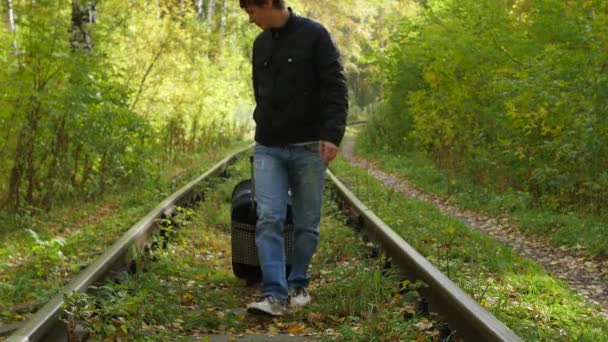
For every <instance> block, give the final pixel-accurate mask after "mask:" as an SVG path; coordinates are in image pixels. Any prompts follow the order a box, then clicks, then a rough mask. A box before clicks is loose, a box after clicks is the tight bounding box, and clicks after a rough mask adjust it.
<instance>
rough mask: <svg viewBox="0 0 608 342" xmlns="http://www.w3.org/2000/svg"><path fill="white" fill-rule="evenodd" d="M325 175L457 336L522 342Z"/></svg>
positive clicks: (349, 193)
mask: <svg viewBox="0 0 608 342" xmlns="http://www.w3.org/2000/svg"><path fill="white" fill-rule="evenodd" d="M327 175H328V176H329V178H330V179H331V181H332V182H333V184H334V186H335V189H336V190H337V193H338V194H339V196H340V197H341V199H342V200H343V201H344V203H346V204H347V205H348V206H349V207H350V208H351V209H353V210H354V211H355V212H356V213H357V214H358V215H357V216H358V217H357V219H358V223H359V224H360V225H361V226H362V228H363V230H364V231H365V233H366V234H367V235H368V237H369V238H370V239H371V240H374V241H377V242H378V243H379V244H380V245H381V247H382V248H384V250H385V252H386V253H387V254H388V255H389V256H390V257H391V259H392V260H393V261H394V262H396V263H397V264H398V265H399V266H401V269H402V270H403V271H404V272H405V273H404V275H405V276H406V277H408V278H410V279H414V280H422V281H423V282H424V283H426V284H428V287H423V288H421V289H420V291H421V292H423V294H424V295H425V297H426V299H427V300H428V301H429V303H430V304H433V309H434V310H436V311H438V312H439V313H440V314H442V315H443V316H444V317H445V318H446V319H447V321H448V323H449V325H450V327H451V328H456V334H457V335H459V336H462V337H463V338H465V339H466V340H467V341H469V340H470V341H509V342H511V341H522V339H521V338H520V337H519V336H517V335H516V334H515V333H514V332H513V331H512V330H511V329H509V328H508V327H506V326H505V325H504V324H503V323H502V322H500V321H499V320H498V319H496V317H494V316H493V315H492V314H491V313H490V312H488V311H487V310H486V309H484V308H483V307H482V306H480V305H479V304H478V303H477V302H476V301H475V300H473V298H471V297H470V296H469V295H467V294H466V293H465V292H464V291H462V290H461V289H460V288H459V287H458V286H457V285H456V284H454V282H452V281H451V280H450V279H449V278H448V277H447V276H445V275H444V274H443V273H441V272H440V271H439V270H438V269H437V268H436V267H435V266H433V265H432V264H431V263H430V262H429V261H428V260H427V259H426V258H425V257H424V256H422V255H421V254H420V253H418V251H416V250H415V249H414V248H413V247H412V246H411V245H410V244H408V243H407V242H406V241H405V240H403V238H401V237H400V236H399V235H398V234H397V233H395V231H393V230H392V229H391V228H390V227H389V226H388V225H387V224H386V223H384V222H383V221H382V220H381V219H380V218H379V217H378V216H376V215H375V214H374V213H373V212H372V211H371V210H370V209H368V208H367V207H366V206H365V205H364V204H363V203H362V202H361V201H360V200H359V199H358V198H357V197H356V196H355V195H354V194H353V193H352V192H351V191H350V190H349V189H348V188H347V187H346V186H345V185H344V184H343V183H342V182H341V181H340V180H339V179H338V178H337V177H336V176H335V175H334V174H333V173H332V172H331V171H329V170H328V171H327Z"/></svg>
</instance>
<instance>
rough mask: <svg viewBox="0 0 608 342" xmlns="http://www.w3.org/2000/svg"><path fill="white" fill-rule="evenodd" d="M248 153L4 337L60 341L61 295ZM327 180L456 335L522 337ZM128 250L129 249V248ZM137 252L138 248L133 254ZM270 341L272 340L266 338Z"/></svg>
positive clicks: (115, 260) (117, 264) (97, 275)
mask: <svg viewBox="0 0 608 342" xmlns="http://www.w3.org/2000/svg"><path fill="white" fill-rule="evenodd" d="M248 153H250V148H246V149H243V150H241V151H239V152H237V153H235V154H233V155H231V156H228V157H227V158H225V159H224V160H222V161H221V162H219V163H218V164H217V165H215V166H213V167H212V168H211V169H210V170H209V171H207V172H205V173H204V174H203V175H201V176H199V177H198V178H196V179H195V180H193V181H192V182H190V183H189V184H187V185H186V186H184V187H183V188H181V189H180V190H178V191H177V192H175V193H174V194H173V195H171V196H170V197H168V198H167V199H165V200H164V201H162V202H161V203H160V204H158V205H157V206H156V208H154V209H153V210H152V211H151V212H149V213H148V214H147V215H146V216H145V217H144V218H142V219H141V220H140V221H139V222H138V223H136V224H135V225H134V226H133V227H131V229H129V231H127V232H126V233H125V234H124V235H123V236H122V237H121V238H120V239H119V240H118V241H117V242H116V243H114V245H112V246H111V247H110V248H109V249H107V250H106V251H105V252H104V253H103V254H102V255H101V256H100V257H99V258H98V259H97V260H96V261H95V262H93V263H92V264H91V265H89V266H88V267H87V268H86V269H85V270H84V271H83V272H82V273H80V274H79V275H78V276H77V277H75V278H74V279H73V280H72V281H71V282H70V283H69V284H68V285H67V286H66V287H65V288H64V289H63V291H62V293H60V294H58V295H57V296H55V297H53V298H52V299H51V300H50V301H49V302H48V303H47V304H46V305H45V306H44V307H42V308H41V309H40V310H39V311H38V312H37V313H35V314H34V315H33V316H32V317H31V319H30V320H28V321H27V322H26V323H25V324H23V325H22V326H21V327H19V328H18V329H17V330H16V331H14V332H13V333H12V335H10V336H9V337H8V340H7V341H10V342H16V341H62V340H66V339H67V336H68V331H67V329H66V325H65V324H64V323H63V322H62V321H61V320H60V318H61V316H62V315H63V314H64V312H63V309H62V305H63V304H64V301H65V297H64V294H67V295H70V294H73V293H84V292H86V291H87V290H88V289H89V288H91V287H92V286H93V285H94V284H98V283H100V282H101V281H102V280H103V279H104V278H106V277H110V276H112V275H114V276H115V275H116V273H117V272H124V271H125V270H127V269H129V268H131V267H132V265H133V260H132V255H133V253H132V251H134V250H135V251H143V250H146V249H149V248H150V246H152V245H153V244H154V243H156V242H157V241H158V239H156V238H154V237H155V236H156V235H158V233H159V232H161V234H162V232H163V229H162V224H161V222H163V221H165V220H171V219H172V218H173V217H175V215H176V213H177V210H176V208H178V207H184V206H191V205H192V204H193V203H194V202H197V201H199V200H201V199H203V198H204V193H203V192H202V190H201V184H202V183H203V182H206V181H212V178H213V177H217V176H220V175H226V170H227V169H228V168H229V166H230V165H232V164H233V163H234V162H235V161H236V160H237V159H238V158H239V157H242V156H244V155H247V154H248ZM327 183H328V185H329V186H330V187H331V189H332V197H333V199H335V200H336V201H337V202H338V207H339V208H340V209H341V210H342V211H343V212H344V213H346V215H347V216H348V217H349V222H350V223H351V225H352V226H354V227H355V228H356V230H357V231H358V232H359V233H361V234H363V235H364V236H365V238H366V239H368V240H370V241H373V242H374V243H375V244H376V245H377V246H378V247H379V250H380V251H381V253H382V254H383V255H385V256H386V258H387V259H386V260H389V261H390V263H391V265H392V267H393V268H396V269H398V272H399V274H401V275H403V276H404V277H406V278H407V279H408V280H409V281H410V282H412V283H414V282H418V283H420V282H422V283H424V284H425V286H420V287H418V288H417V290H418V291H419V292H421V293H422V295H423V296H424V299H425V301H426V302H428V304H429V308H430V310H431V311H433V312H437V313H438V314H439V315H440V317H442V319H444V320H445V321H446V322H447V323H448V325H449V327H450V330H451V331H452V332H453V333H454V335H455V336H457V337H459V338H462V339H464V340H465V341H521V339H520V338H519V337H518V336H517V335H515V334H514V333H513V332H512V331H511V330H510V329H509V328H507V327H506V326H505V325H504V324H503V323H501V322H500V321H498V320H497V319H496V318H495V317H494V316H493V315H491V314H490V313H489V312H488V311H487V310H485V309H484V308H483V307H481V306H480V305H479V304H478V303H477V302H475V301H474V300H473V299H472V298H471V297H470V296H469V295H467V294H466V293H464V292H463V291H462V290H461V289H460V288H459V287H458V286H456V285H455V284H454V283H453V282H452V281H451V280H450V279H449V278H448V277H446V276H445V275H444V274H442V273H441V272H440V271H439V270H438V269H437V268H435V267H434V266H433V265H432V264H431V263H430V262H429V261H428V260H426V259H425V258H424V257H423V256H422V255H421V254H419V253H418V252H417V251H416V250H415V249H414V248H413V247H411V246H410V245H409V244H408V243H407V242H406V241H404V240H403V239H402V238H401V237H400V236H399V235H398V234H396V233H395V232H394V231H393V230H392V229H391V228H390V227H388V226H387V225H386V224H385V223H384V222H382V220H381V219H380V218H379V217H377V216H376V215H375V214H374V213H373V212H372V211H371V210H370V209H369V208H367V207H366V206H365V205H364V204H363V203H362V202H361V201H360V200H359V199H357V197H356V196H355V195H354V194H353V193H352V192H351V191H350V190H349V189H348V187H347V186H346V185H345V184H343V183H342V182H341V181H340V180H339V179H338V178H337V177H336V176H335V175H334V174H332V173H331V172H330V171H328V172H327ZM130 252H131V253H130ZM135 254H137V253H135ZM269 340H272V339H269Z"/></svg>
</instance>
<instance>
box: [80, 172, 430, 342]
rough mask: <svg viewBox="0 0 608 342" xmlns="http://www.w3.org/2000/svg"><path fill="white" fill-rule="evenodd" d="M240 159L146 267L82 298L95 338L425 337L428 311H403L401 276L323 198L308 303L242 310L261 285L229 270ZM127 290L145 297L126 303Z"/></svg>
mask: <svg viewBox="0 0 608 342" xmlns="http://www.w3.org/2000/svg"><path fill="white" fill-rule="evenodd" d="M239 165H240V166H239ZM239 165H237V166H236V170H235V171H233V172H231V174H232V178H230V179H228V180H224V181H223V183H222V184H220V185H218V186H217V187H215V188H214V189H215V191H209V192H208V193H207V197H206V200H205V201H204V202H203V203H201V205H200V207H199V208H197V209H195V210H193V211H191V216H192V217H191V220H189V221H188V223H186V224H183V225H181V226H180V228H179V229H178V234H177V237H176V239H174V240H173V241H171V242H170V244H169V246H168V248H167V249H166V250H162V251H159V252H157V254H156V257H157V259H156V261H155V262H152V263H150V264H148V265H147V267H146V269H147V271H146V272H143V273H138V274H135V275H131V276H129V277H127V278H126V279H125V281H124V282H122V283H121V284H108V285H107V286H108V287H109V288H111V289H112V291H105V292H102V293H99V296H94V295H90V296H89V297H88V298H87V301H86V302H87V303H89V304H90V303H92V302H95V303H99V306H98V308H97V309H92V310H91V312H89V313H90V314H89V315H81V317H80V322H81V323H82V324H83V325H84V326H86V327H88V330H89V331H90V332H91V333H92V339H93V340H103V339H104V338H106V337H108V336H121V335H128V336H129V338H130V339H133V340H154V341H156V340H201V339H202V340H203V341H204V340H205V338H206V337H205V336H208V335H209V334H220V333H221V334H235V335H238V334H257V335H265V334H314V336H315V337H317V338H320V339H321V340H323V341H334V340H340V339H341V340H343V341H396V340H400V339H401V340H415V339H418V340H420V341H431V340H432V336H434V334H437V333H436V332H435V331H434V330H433V329H431V328H428V327H427V328H425V329H424V330H421V329H419V328H418V327H417V326H416V324H417V323H419V322H424V323H425V324H430V325H431V326H432V325H433V323H432V322H431V321H429V320H428V318H424V317H418V316H416V315H413V317H411V318H410V319H409V320H404V319H403V316H404V315H403V312H404V310H409V311H412V312H413V311H415V310H414V309H413V306H414V305H415V300H416V297H415V296H414V295H408V296H402V295H400V294H399V293H398V281H397V280H396V279H393V278H386V277H383V276H382V265H383V260H382V259H381V258H377V259H369V258H367V257H366V256H367V255H368V254H369V250H368V249H369V248H368V247H367V246H366V244H365V242H363V241H362V240H361V239H360V237H359V236H358V235H357V234H356V233H355V232H354V231H353V230H352V229H351V228H348V227H346V226H345V225H344V222H345V221H346V218H345V217H343V216H342V215H341V214H340V213H339V212H338V210H337V208H336V207H335V205H334V204H333V203H331V202H330V201H329V200H328V199H326V203H325V206H324V215H323V220H322V227H321V240H320V244H319V248H318V252H317V254H315V257H314V260H313V264H312V266H311V286H310V293H311V296H312V297H313V302H312V304H311V305H310V306H309V307H307V308H306V309H305V310H300V311H295V312H291V313H290V314H288V315H287V316H285V317H282V318H266V317H257V316H251V315H247V314H246V313H245V312H244V310H243V309H244V308H245V306H246V305H247V303H249V302H251V301H252V300H254V299H255V298H256V296H257V295H259V294H260V289H259V288H258V287H248V286H245V282H244V280H241V279H237V278H235V277H234V275H233V274H232V271H231V258H230V237H229V224H230V217H229V214H230V193H231V190H232V187H233V186H234V184H236V182H237V181H238V180H240V179H242V178H244V177H248V165H246V164H242V163H241V164H239ZM326 197H329V196H326ZM125 292H126V293H129V294H130V296H131V297H132V298H144V297H145V298H146V299H145V301H141V302H137V304H136V305H134V306H132V305H131V304H130V303H131V302H130V301H129V300H128V299H127V297H125V296H124V295H122V293H125ZM119 302H120V303H122V304H118V303H119ZM84 306H85V305H81V307H84ZM89 307H91V308H93V306H89ZM120 307H124V309H120ZM72 310H73V311H74V309H72ZM429 322H431V323H429ZM111 327H114V328H111Z"/></svg>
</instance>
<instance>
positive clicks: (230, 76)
mask: <svg viewBox="0 0 608 342" xmlns="http://www.w3.org/2000/svg"><path fill="white" fill-rule="evenodd" d="M0 3H1V6H2V7H1V11H2V17H3V25H2V31H1V32H0V47H1V49H0V64H1V68H0V84H2V91H1V93H0V211H2V212H3V213H4V214H3V215H15V214H16V215H23V214H24V213H29V212H32V211H37V210H39V209H43V210H48V209H51V208H53V207H56V206H60V205H63V204H70V203H75V202H76V201H79V200H87V199H89V200H90V199H94V198H97V197H99V196H101V195H102V194H104V193H106V192H108V191H116V190H118V189H122V188H125V187H133V186H153V184H154V183H155V182H156V180H157V177H158V174H159V173H160V171H161V170H162V169H163V167H164V165H167V164H170V163H174V162H176V161H177V160H179V159H180V158H183V156H185V155H189V154H196V153H208V152H209V151H214V150H216V149H217V148H218V147H222V146H228V145H230V144H232V143H233V142H234V141H236V140H238V139H242V138H247V137H249V136H250V135H249V134H250V131H251V128H252V122H251V118H250V117H251V109H252V106H253V99H252V96H251V93H252V91H251V88H250V87H251V85H250V83H251V82H250V64H249V60H250V51H251V44H252V41H253V39H254V37H255V36H256V34H257V33H258V30H257V28H256V27H254V26H253V25H250V24H249V23H248V22H247V18H246V16H245V15H244V13H242V11H241V10H240V9H239V8H238V2H237V1H231V0H204V1H203V0H194V1H186V0H154V1H152V0H132V1H118V0H103V1H102V0H99V1H95V0H73V1H56V0H53V1H48V0H47V1H44V0H36V1H33V0H27V1H26V0H3V1H2V2H0ZM289 4H290V5H291V6H293V7H294V9H295V10H296V11H297V12H298V13H300V14H303V15H307V16H310V17H313V18H315V19H317V20H319V21H321V22H322V23H324V24H326V25H327V26H328V27H329V29H330V31H331V32H332V33H333V34H334V37H335V39H336V41H337V42H338V45H339V46H340V48H341V50H342V53H343V59H344V62H345V65H346V70H347V77H348V80H349V86H350V93H351V112H350V118H351V120H355V119H358V118H365V119H368V120H369V124H368V125H367V127H365V128H364V129H363V131H362V134H361V139H360V145H361V147H362V150H364V151H367V153H368V155H370V156H371V155H373V154H374V153H376V154H378V153H385V154H386V155H390V156H393V157H395V158H398V159H399V158H400V159H401V160H410V159H408V158H411V156H413V155H415V156H416V158H418V157H422V158H427V159H428V160H430V161H432V162H433V164H432V167H433V168H434V170H436V173H435V174H436V175H437V177H436V178H434V179H433V180H431V181H429V183H433V184H434V186H435V187H437V186H441V187H444V188H445V189H443V190H437V191H439V192H445V193H446V194H447V195H448V196H455V197H457V196H461V197H462V196H464V197H466V196H469V197H472V196H473V197H474V196H477V197H476V198H477V199H476V201H477V202H492V201H494V202H497V203H498V204H497V208H498V209H499V211H501V213H502V212H509V211H516V210H518V209H520V208H526V209H529V208H531V209H534V210H540V211H542V212H543V213H544V212H548V213H550V214H548V215H549V216H547V215H545V214H543V215H544V216H542V215H541V216H542V217H543V219H542V220H541V221H542V226H543V227H545V229H546V230H545V232H548V234H551V233H552V232H555V231H559V230H561V229H562V228H563V226H564V225H565V223H564V222H573V224H572V225H574V226H576V229H568V230H567V232H568V237H567V238H564V239H565V241H566V242H567V243H571V244H576V243H579V242H580V241H579V240H580V236H579V234H578V232H580V231H584V232H585V235H586V236H587V237H588V238H587V240H589V241H583V244H585V245H586V246H588V247H589V248H590V249H591V250H592V251H594V252H595V253H597V254H600V255H606V254H607V253H608V247H607V246H608V243H607V242H606V240H608V237H606V236H607V235H608V234H606V212H607V211H606V203H607V198H608V115H607V114H608V113H606V112H607V111H608V76H607V75H608V72H607V70H606V69H607V62H606V61H607V60H608V56H607V55H608V19H607V18H608V15H607V11H608V4H606V2H605V1H600V0H571V1H558V0H540V1H532V0H501V1H495V0H483V1H473V0H461V1H450V0H429V1H423V0H420V1H414V0H401V1H388V0H370V1H362V0H335V1H329V0H324V1H305V0H300V1H296V0H294V1H289ZM196 167H199V166H196ZM417 172H418V173H422V174H424V173H425V171H420V170H418V171H417ZM475 187H479V188H481V190H479V193H481V195H478V194H477V195H471V192H472V191H473V190H472V189H474V188H475ZM431 188H432V186H431ZM476 191H477V190H476ZM554 214H555V215H557V216H551V215H554ZM537 217H538V216H535V219H536V218H537ZM547 217H548V218H547ZM580 217H583V218H584V220H583V221H580V220H579V218H580ZM594 236H599V238H597V239H595V238H593V237H594Z"/></svg>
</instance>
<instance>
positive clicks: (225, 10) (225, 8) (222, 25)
mask: <svg viewBox="0 0 608 342" xmlns="http://www.w3.org/2000/svg"><path fill="white" fill-rule="evenodd" d="M227 16H228V0H224V5H223V6H222V17H221V20H220V44H219V45H220V46H221V45H222V41H223V38H224V33H225V32H226V17H227Z"/></svg>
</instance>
